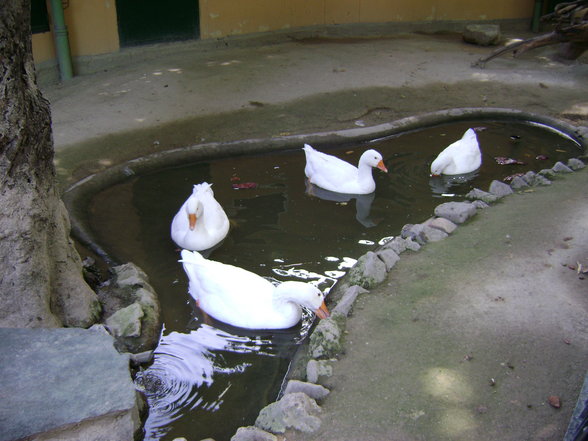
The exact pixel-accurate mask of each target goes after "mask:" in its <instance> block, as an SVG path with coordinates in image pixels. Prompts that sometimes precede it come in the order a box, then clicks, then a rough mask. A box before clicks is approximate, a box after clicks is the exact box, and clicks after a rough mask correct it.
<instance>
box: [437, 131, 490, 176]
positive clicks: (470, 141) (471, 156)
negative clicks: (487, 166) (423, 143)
mask: <svg viewBox="0 0 588 441" xmlns="http://www.w3.org/2000/svg"><path fill="white" fill-rule="evenodd" d="M480 165H482V153H481V152H480V146H479V145H478V138H477V137H476V132H475V131H474V130H473V129H468V130H466V132H465V133H464V135H463V137H462V138H461V139H460V140H458V141H455V142H454V143H453V144H451V145H449V146H448V147H446V148H445V150H443V151H442V152H441V153H439V156H437V158H436V159H435V160H434V161H433V162H432V164H431V174H432V175H433V176H439V175H462V174H465V173H470V172H473V171H474V170H477V169H478V168H480Z"/></svg>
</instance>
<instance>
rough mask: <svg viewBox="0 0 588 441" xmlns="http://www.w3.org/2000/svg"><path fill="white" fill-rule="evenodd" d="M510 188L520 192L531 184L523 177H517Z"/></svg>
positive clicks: (511, 182) (513, 179)
mask: <svg viewBox="0 0 588 441" xmlns="http://www.w3.org/2000/svg"><path fill="white" fill-rule="evenodd" d="M510 186H511V188H513V189H515V190H520V189H521V188H527V187H529V183H528V182H527V181H526V180H525V179H524V178H523V177H522V176H515V177H514V178H512V181H510Z"/></svg>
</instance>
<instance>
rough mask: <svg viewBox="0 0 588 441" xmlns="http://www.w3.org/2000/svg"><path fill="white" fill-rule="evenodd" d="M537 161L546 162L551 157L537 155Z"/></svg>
mask: <svg viewBox="0 0 588 441" xmlns="http://www.w3.org/2000/svg"><path fill="white" fill-rule="evenodd" d="M535 159H538V160H539V161H545V160H546V159H549V156H547V155H537V156H536V157H535Z"/></svg>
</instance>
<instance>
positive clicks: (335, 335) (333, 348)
mask: <svg viewBox="0 0 588 441" xmlns="http://www.w3.org/2000/svg"><path fill="white" fill-rule="evenodd" d="M308 346H309V353H310V356H311V357H312V358H315V359H321V358H322V359H324V358H333V357H334V356H335V355H337V354H338V353H340V352H341V350H342V346H341V329H340V328H339V325H338V324H337V322H336V321H335V320H334V319H333V317H332V316H331V317H329V318H326V319H323V320H321V321H320V322H319V324H318V325H317V326H316V328H315V329H314V331H313V332H312V334H311V335H310V339H309V345H308Z"/></svg>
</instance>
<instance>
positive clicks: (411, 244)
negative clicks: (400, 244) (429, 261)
mask: <svg viewBox="0 0 588 441" xmlns="http://www.w3.org/2000/svg"><path fill="white" fill-rule="evenodd" d="M405 244H406V249H407V250H411V251H418V250H420V249H421V246H420V244H418V243H417V242H415V241H414V240H412V239H406V241H405Z"/></svg>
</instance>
